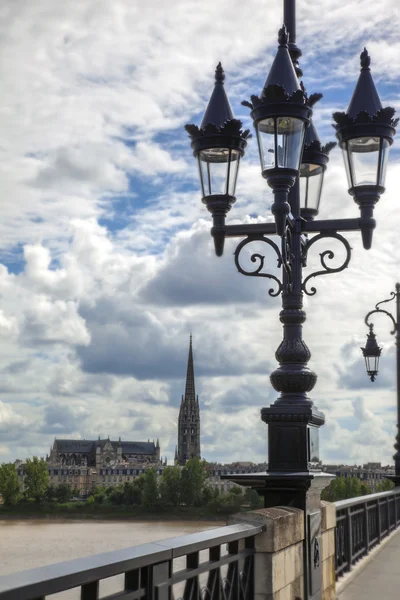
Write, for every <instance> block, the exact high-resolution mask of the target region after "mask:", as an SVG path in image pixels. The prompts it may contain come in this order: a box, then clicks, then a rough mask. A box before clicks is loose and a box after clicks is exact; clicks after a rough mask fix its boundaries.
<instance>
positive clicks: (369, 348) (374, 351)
mask: <svg viewBox="0 0 400 600" xmlns="http://www.w3.org/2000/svg"><path fill="white" fill-rule="evenodd" d="M361 350H362V353H363V355H364V357H365V358H368V357H373V356H380V355H381V352H382V348H380V347H379V346H378V342H377V341H376V335H375V333H374V331H373V325H370V326H369V333H368V335H367V343H366V344H365V348H361Z"/></svg>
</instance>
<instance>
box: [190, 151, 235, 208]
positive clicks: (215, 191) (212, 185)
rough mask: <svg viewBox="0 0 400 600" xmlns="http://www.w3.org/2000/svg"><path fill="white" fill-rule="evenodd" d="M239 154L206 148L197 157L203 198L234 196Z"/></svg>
mask: <svg viewBox="0 0 400 600" xmlns="http://www.w3.org/2000/svg"><path fill="white" fill-rule="evenodd" d="M241 154H242V153H241V152H240V151H239V150H235V149H233V148H206V149H204V150H201V151H200V152H199V153H198V155H197V160H198V165H199V175H200V184H201V191H202V196H203V198H206V197H208V196H213V195H225V194H226V195H229V196H235V190H236V182H237V177H238V172H239V163H240V157H241Z"/></svg>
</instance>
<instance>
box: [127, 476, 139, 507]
mask: <svg viewBox="0 0 400 600" xmlns="http://www.w3.org/2000/svg"><path fill="white" fill-rule="evenodd" d="M142 494H143V492H142V490H141V489H140V487H139V486H138V485H135V482H132V483H130V482H128V481H126V482H125V483H124V504H128V505H130V504H136V505H138V504H139V505H140V504H142Z"/></svg>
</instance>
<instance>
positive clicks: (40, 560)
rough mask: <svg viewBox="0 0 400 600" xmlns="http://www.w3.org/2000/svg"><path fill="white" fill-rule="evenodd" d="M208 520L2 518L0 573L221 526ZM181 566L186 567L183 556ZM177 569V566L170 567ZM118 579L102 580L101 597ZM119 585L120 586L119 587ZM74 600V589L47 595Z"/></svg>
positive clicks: (76, 596) (112, 589) (64, 599)
mask: <svg viewBox="0 0 400 600" xmlns="http://www.w3.org/2000/svg"><path fill="white" fill-rule="evenodd" d="M222 525H224V523H222V522H221V523H218V522H207V521H198V522H197V521H196V522H195V521H191V522H189V521H146V522H145V521H102V520H94V521H88V520H82V521H71V520H59V519H57V520H54V521H52V520H48V519H43V520H41V519H32V520H1V521H0V575H6V574H8V573H14V572H17V571H24V570H26V569H34V568H36V567H42V566H45V565H49V564H51V563H57V562H62V561H65V560H72V559H74V558H80V557H83V556H90V555H92V554H101V553H102V552H110V551H112V550H119V549H121V548H128V547H130V546H137V545H138V544H145V543H147V542H153V541H156V540H161V539H165V538H170V537H175V536H179V535H185V534H188V533H195V532H196V531H205V530H207V529H214V528H216V527H221V526H222ZM180 560H181V561H182V564H181V565H178V566H179V568H184V562H183V559H180ZM174 570H175V569H174ZM121 582H122V578H121V577H120V578H117V577H113V578H110V579H108V580H105V581H104V582H102V583H101V584H100V593H101V594H100V595H103V594H109V593H112V592H114V591H118V588H120V584H121ZM120 589H121V588H120ZM56 598H57V600H75V599H77V598H79V593H78V591H77V590H70V591H68V592H63V593H62V594H57V595H54V596H51V599H52V600H53V599H54V600H55V599H56Z"/></svg>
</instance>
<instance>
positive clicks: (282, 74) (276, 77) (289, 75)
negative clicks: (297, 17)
mask: <svg viewBox="0 0 400 600" xmlns="http://www.w3.org/2000/svg"><path fill="white" fill-rule="evenodd" d="M288 39H289V34H288V32H287V29H286V25H283V26H282V28H281V29H280V30H279V33H278V42H279V46H278V52H277V53H276V56H275V58H274V62H273V63H272V67H271V70H270V72H269V75H268V77H267V80H266V82H265V84H264V89H265V88H266V87H268V86H269V85H279V86H281V87H283V88H284V89H285V92H286V93H287V94H289V95H291V94H293V92H295V91H296V90H300V89H301V88H300V83H299V80H298V78H297V75H296V71H295V70H294V66H293V62H292V59H291V58H290V54H289V49H288Z"/></svg>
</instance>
